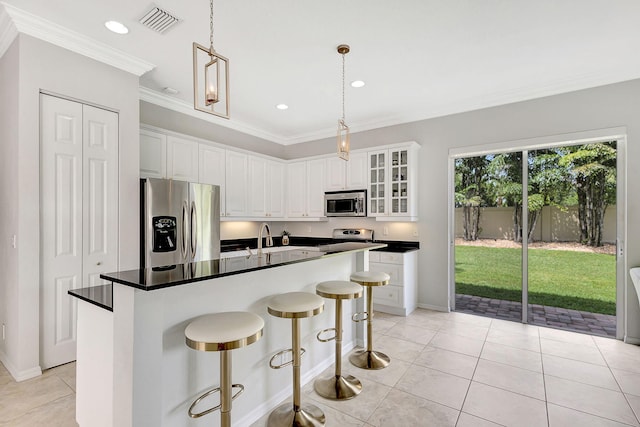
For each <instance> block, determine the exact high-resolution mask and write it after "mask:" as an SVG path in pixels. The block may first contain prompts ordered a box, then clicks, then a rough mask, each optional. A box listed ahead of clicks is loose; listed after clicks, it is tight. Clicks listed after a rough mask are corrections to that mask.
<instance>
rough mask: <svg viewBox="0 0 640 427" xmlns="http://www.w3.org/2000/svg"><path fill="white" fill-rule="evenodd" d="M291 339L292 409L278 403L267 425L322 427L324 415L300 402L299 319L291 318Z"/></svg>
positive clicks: (319, 410) (269, 426)
mask: <svg viewBox="0 0 640 427" xmlns="http://www.w3.org/2000/svg"><path fill="white" fill-rule="evenodd" d="M291 321H292V325H291V341H292V342H293V349H292V351H293V409H292V408H291V404H289V403H285V404H283V405H280V406H279V407H277V408H276V409H274V410H273V411H272V412H271V415H269V420H268V421H267V427H284V426H291V427H322V426H324V424H325V416H324V413H323V412H322V410H321V409H320V408H318V407H317V406H315V405H305V406H304V408H303V407H302V406H301V403H300V360H301V355H300V319H296V318H294V319H291Z"/></svg>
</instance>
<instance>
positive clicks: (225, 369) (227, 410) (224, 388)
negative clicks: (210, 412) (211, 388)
mask: <svg viewBox="0 0 640 427" xmlns="http://www.w3.org/2000/svg"><path fill="white" fill-rule="evenodd" d="M231 388H232V385H231V354H230V353H229V351H227V350H223V351H221V352H220V425H221V426H222V427H231V400H232V398H231Z"/></svg>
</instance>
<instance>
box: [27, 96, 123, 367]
mask: <svg viewBox="0 0 640 427" xmlns="http://www.w3.org/2000/svg"><path fill="white" fill-rule="evenodd" d="M40 102H41V116H40V135H41V142H40V144H41V145H40V162H41V176H40V185H41V192H40V194H41V196H40V197H41V198H40V206H41V210H40V212H41V215H40V219H41V224H40V230H41V236H40V239H41V240H40V251H41V256H40V263H41V264H40V266H41V270H40V271H41V274H40V277H41V283H40V292H41V295H40V301H41V305H40V355H41V360H40V366H41V367H42V368H43V369H45V368H50V367H52V366H57V365H60V364H63V363H67V362H70V361H72V360H75V358H76V303H75V299H73V298H70V297H69V295H67V291H69V290H71V289H75V288H82V287H89V286H96V285H100V284H102V283H103V282H102V280H101V279H100V277H99V275H100V273H106V272H109V271H115V270H117V268H118V264H117V262H118V261H117V259H118V258H117V257H118V253H117V252H118V145H119V139H118V126H119V125H118V114H117V113H114V112H112V111H106V110H103V109H100V108H96V107H92V106H88V105H83V104H80V103H77V102H73V101H69V100H65V99H61V98H57V97H53V96H48V95H41V96H40ZM36 226H37V224H36Z"/></svg>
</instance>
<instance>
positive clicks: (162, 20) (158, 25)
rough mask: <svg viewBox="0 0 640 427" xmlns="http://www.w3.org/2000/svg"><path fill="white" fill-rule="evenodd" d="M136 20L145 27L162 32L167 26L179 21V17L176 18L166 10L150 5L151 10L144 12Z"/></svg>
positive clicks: (169, 26)
mask: <svg viewBox="0 0 640 427" xmlns="http://www.w3.org/2000/svg"><path fill="white" fill-rule="evenodd" d="M138 22H140V23H141V24H142V25H144V26H145V27H147V28H150V29H152V30H153V31H157V32H159V33H161V34H162V33H164V32H165V31H167V30H168V29H169V28H171V27H173V26H174V25H176V24H177V23H179V22H180V19H178V18H176V17H175V16H173V15H172V14H171V13H169V12H167V11H166V10H164V9H160V8H159V7H157V6H155V5H152V6H151V10H149V11H148V12H147V13H145V14H144V16H143V17H142V18H140V20H139V21H138Z"/></svg>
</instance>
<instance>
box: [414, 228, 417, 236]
mask: <svg viewBox="0 0 640 427" xmlns="http://www.w3.org/2000/svg"><path fill="white" fill-rule="evenodd" d="M413 237H418V228H414V229H413Z"/></svg>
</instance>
